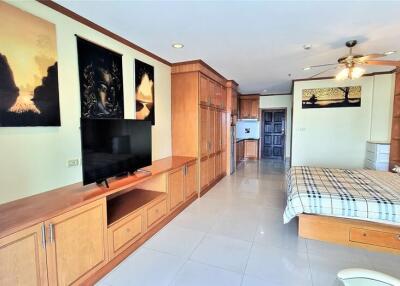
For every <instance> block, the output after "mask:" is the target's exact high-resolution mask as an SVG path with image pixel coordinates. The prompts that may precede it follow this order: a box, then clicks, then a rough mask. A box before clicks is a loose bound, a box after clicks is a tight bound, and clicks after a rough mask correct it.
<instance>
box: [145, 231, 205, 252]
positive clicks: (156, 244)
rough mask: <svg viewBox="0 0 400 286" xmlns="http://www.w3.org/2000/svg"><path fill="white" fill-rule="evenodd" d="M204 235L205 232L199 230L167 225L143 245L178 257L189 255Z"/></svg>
mask: <svg viewBox="0 0 400 286" xmlns="http://www.w3.org/2000/svg"><path fill="white" fill-rule="evenodd" d="M204 236H205V233H204V232H201V231H197V230H194V229H189V228H183V227H180V226H175V225H168V226H167V227H165V228H164V229H162V230H161V231H160V232H159V233H157V234H156V235H155V236H153V237H152V238H151V239H150V240H149V241H148V242H147V243H146V244H145V247H146V248H150V249H153V250H158V251H161V252H167V253H170V254H173V255H177V256H180V257H189V256H190V255H191V253H192V252H193V250H194V249H195V248H196V246H197V245H198V244H199V243H200V241H201V239H202V238H203V237H204Z"/></svg>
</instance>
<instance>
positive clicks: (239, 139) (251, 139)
mask: <svg viewBox="0 0 400 286" xmlns="http://www.w3.org/2000/svg"><path fill="white" fill-rule="evenodd" d="M245 140H249V141H254V140H260V138H236V143H239V142H240V141H245Z"/></svg>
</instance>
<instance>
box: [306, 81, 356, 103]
mask: <svg viewBox="0 0 400 286" xmlns="http://www.w3.org/2000/svg"><path fill="white" fill-rule="evenodd" d="M360 106H361V86H346V87H329V88H312V89H303V93H302V108H329V107H360Z"/></svg>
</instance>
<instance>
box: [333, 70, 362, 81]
mask: <svg viewBox="0 0 400 286" xmlns="http://www.w3.org/2000/svg"><path fill="white" fill-rule="evenodd" d="M364 73H365V70H364V69H362V68H359V67H346V68H345V69H342V70H341V71H340V72H339V73H338V74H337V75H336V79H337V80H344V79H357V78H360V77H362V76H363V74H364Z"/></svg>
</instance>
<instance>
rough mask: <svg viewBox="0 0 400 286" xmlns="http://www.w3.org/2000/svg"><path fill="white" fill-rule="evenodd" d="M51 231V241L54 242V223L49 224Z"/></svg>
mask: <svg viewBox="0 0 400 286" xmlns="http://www.w3.org/2000/svg"><path fill="white" fill-rule="evenodd" d="M49 231H50V243H53V242H54V227H53V224H52V223H50V224H49Z"/></svg>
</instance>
